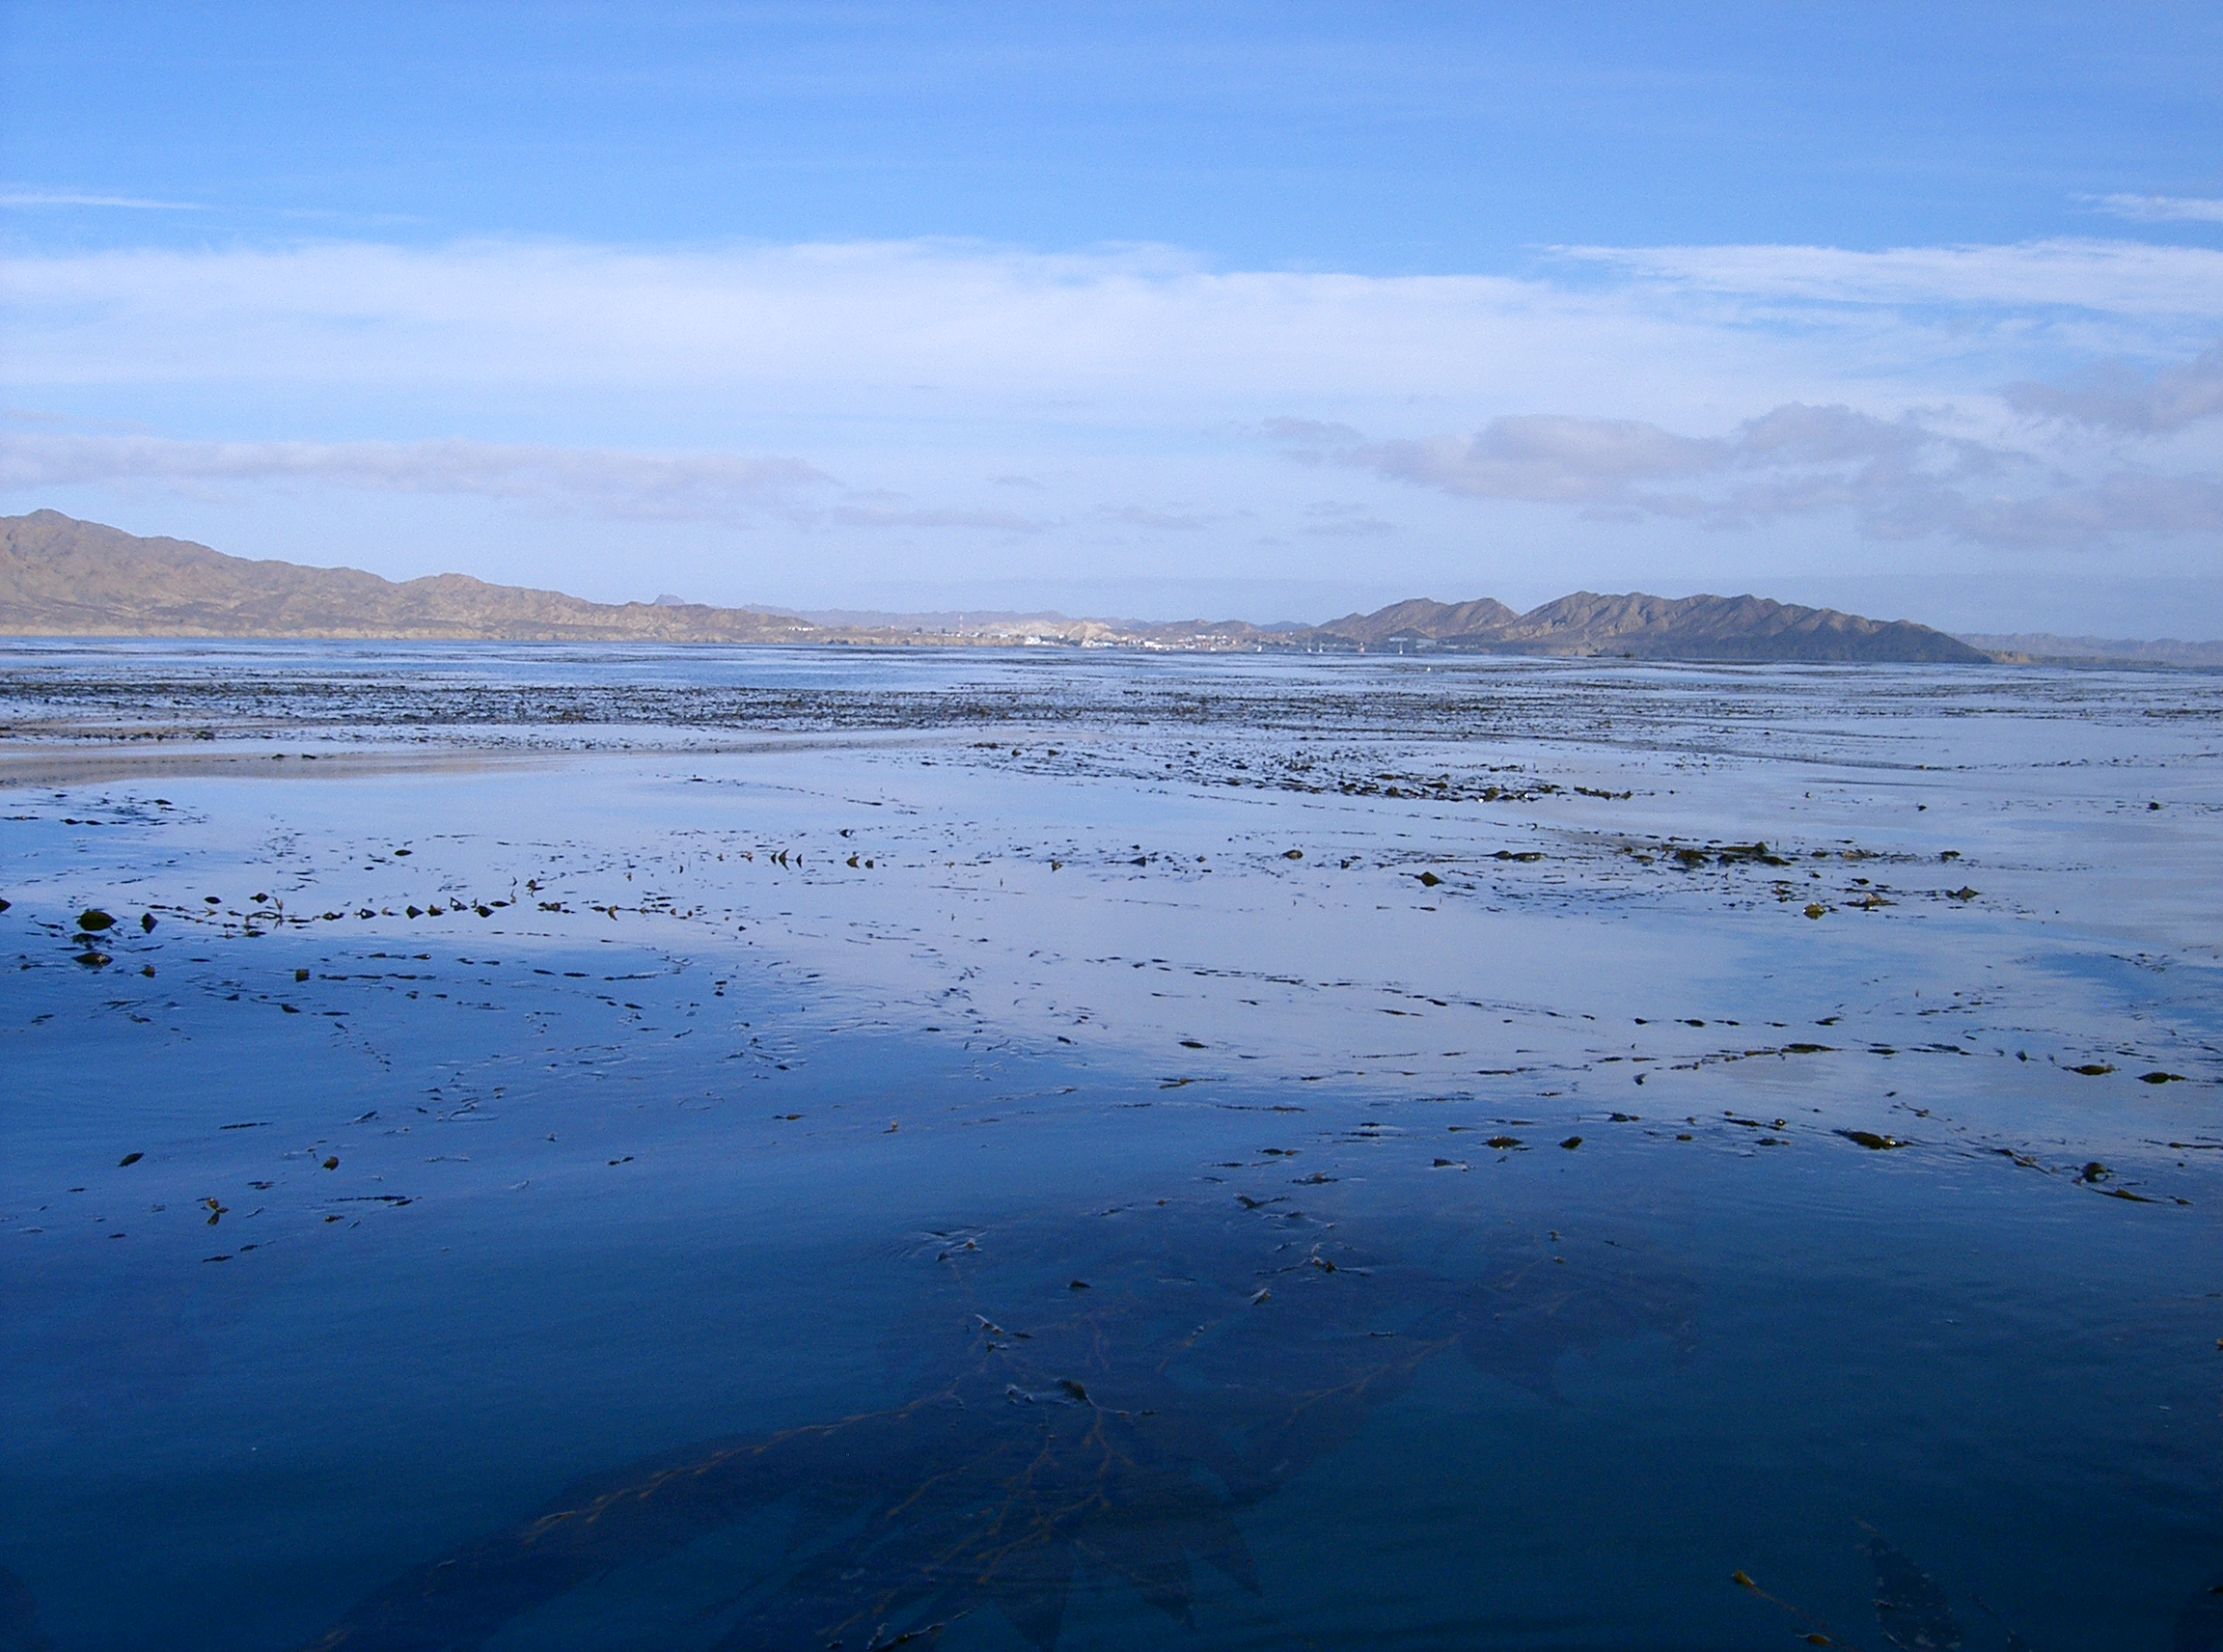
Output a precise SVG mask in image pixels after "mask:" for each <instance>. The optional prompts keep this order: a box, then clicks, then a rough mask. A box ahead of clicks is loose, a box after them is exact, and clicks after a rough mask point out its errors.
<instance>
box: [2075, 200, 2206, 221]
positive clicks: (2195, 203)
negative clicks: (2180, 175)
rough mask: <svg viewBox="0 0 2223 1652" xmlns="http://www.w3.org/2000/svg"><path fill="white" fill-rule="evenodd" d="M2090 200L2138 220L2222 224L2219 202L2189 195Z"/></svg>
mask: <svg viewBox="0 0 2223 1652" xmlns="http://www.w3.org/2000/svg"><path fill="white" fill-rule="evenodd" d="M2092 199H2093V203H2094V205H2095V206H2098V207H2099V208H2100V211H2102V212H2112V213H2113V214H2114V215H2115V216H2116V217H2118V218H2129V219H2132V220H2135V221H2137V222H2141V223H2148V224H2159V223H2172V222H2174V223H2207V224H2223V201H2217V200H2213V199H2211V198H2209V197H2206V196H2191V195H2100V196H2096V197H2093V198H2092Z"/></svg>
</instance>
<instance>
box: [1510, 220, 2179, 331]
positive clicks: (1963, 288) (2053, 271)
mask: <svg viewBox="0 0 2223 1652" xmlns="http://www.w3.org/2000/svg"><path fill="white" fill-rule="evenodd" d="M1552 250H1553V251H1554V252H1555V253H1557V254H1558V255H1559V256H1560V257H1562V258H1564V259H1567V260H1570V261H1573V262H1580V263H1586V264H1593V265H1598V266H1602V267H1605V268H1608V269H1611V270H1614V271H1617V272H1618V273H1620V274H1621V275H1623V276H1625V277H1630V278H1633V279H1636V280H1639V281H1645V282H1657V283H1664V284H1667V285H1670V286H1676V287H1686V288H1688V289H1694V290H1699V291H1705V292H1711V293H1715V294H1718V295H1723V296H1732V297H1738V298H1744V299H1752V300H1763V301H1771V302H1778V303H1780V302H1792V303H1800V304H1823V305H1858V306H1877V305H1887V306H1912V307H1931V306H1951V307H1959V308H1974V309H2000V308H2009V309H2016V310H2025V311H2028V310H2036V311H2041V312H2043V311H2048V310H2056V309H2074V310H2088V311H2092V312H2095V313H2097V314H2100V315H2105V316H2114V317H2141V318H2148V319H2152V318H2165V317H2188V318H2197V319H2219V318H2223V252H2217V251H2214V250H2211V249H2209V248H2207V247H2171V246H2158V245H2155V244H2154V243H2152V242H2148V241H2126V240H2101V239H2094V238H2086V237H2061V238H2057V239H2052V240H2041V241H2022V242H2018V243H2016V244H2014V245H2011V246H1983V245H1968V246H1942V247H1892V248H1888V249H1886V250H1883V251H1880V252H1853V251H1848V250H1846V249H1844V248H1840V247H1802V246H1728V247H1579V246H1577V247H1558V248H1554V249H1552Z"/></svg>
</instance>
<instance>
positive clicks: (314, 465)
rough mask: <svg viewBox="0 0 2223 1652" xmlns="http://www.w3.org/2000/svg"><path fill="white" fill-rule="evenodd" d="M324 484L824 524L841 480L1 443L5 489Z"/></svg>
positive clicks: (791, 473)
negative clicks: (818, 504)
mask: <svg viewBox="0 0 2223 1652" xmlns="http://www.w3.org/2000/svg"><path fill="white" fill-rule="evenodd" d="M118 482H122V483H133V482H169V483H175V484H185V485H203V486H206V485H214V484H223V483H265V484H280V485H287V484H294V485H299V484H325V485H335V486H340V487H348V488H359V489H364V490H368V491H371V492H378V493H415V494H463V495H478V496H480V497H483V498H490V499H507V500H517V501H524V502H528V503H532V504H536V505H543V506H560V507H564V508H569V509H583V510H586V511H587V512H589V513H590V514H596V515H609V516H632V517H645V518H659V517H661V518H671V519H678V520H685V519H693V518H702V517H715V518H721V519H727V520H748V519H751V518H753V517H755V516H756V515H758V514H761V513H764V512H767V511H770V512H775V513H777V514H779V515H782V516H783V517H787V518H794V517H797V516H805V517H814V516H816V515H819V514H822V513H823V510H822V509H821V508H812V507H809V506H807V505H806V504H804V503H803V501H804V499H805V497H806V496H807V495H808V494H809V493H810V490H812V489H818V488H823V487H825V486H828V485H830V484H832V482H833V479H832V478H831V477H828V476H826V475H825V474H824V473H823V472H821V471H819V470H817V469H815V468H813V467H812V466H810V465H808V464H806V463H804V462H803V461H802V460H800V459H792V458H780V457H760V456H755V455H749V454H674V455H659V454H633V453H622V452H613V451H609V450H593V449H582V448H553V447H527V446H516V445H506V444H502V443H494V442H469V441H430V442H204V441H179V440H174V439H169V438H164V437H154V436H81V435H47V434H11V435H6V436H0V487H12V488H55V487H77V486H85V485H88V484H98V483H118Z"/></svg>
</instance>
